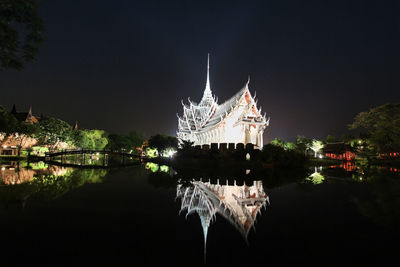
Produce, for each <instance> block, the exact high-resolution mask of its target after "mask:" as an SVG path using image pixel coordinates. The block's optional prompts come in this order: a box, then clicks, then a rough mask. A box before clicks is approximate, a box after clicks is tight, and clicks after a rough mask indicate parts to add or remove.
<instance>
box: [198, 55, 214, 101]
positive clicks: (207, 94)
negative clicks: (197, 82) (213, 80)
mask: <svg viewBox="0 0 400 267" xmlns="http://www.w3.org/2000/svg"><path fill="white" fill-rule="evenodd" d="M213 102H214V98H213V96H212V92H211V86H210V53H208V56H207V81H206V87H205V88H204V93H203V97H202V99H201V101H200V105H202V106H205V105H211V104H212V103H213Z"/></svg>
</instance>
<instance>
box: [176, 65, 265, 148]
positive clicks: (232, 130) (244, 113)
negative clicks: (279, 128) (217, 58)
mask: <svg viewBox="0 0 400 267" xmlns="http://www.w3.org/2000/svg"><path fill="white" fill-rule="evenodd" d="M249 81H250V80H249ZM249 81H247V83H246V85H245V86H244V87H243V88H242V89H241V90H240V91H239V92H237V93H236V94H235V95H234V96H233V97H231V98H230V99H228V100H227V101H225V102H224V103H222V104H220V105H219V104H218V103H217V101H218V100H217V98H216V97H215V96H213V95H212V92H211V88H210V74H209V59H208V64H207V82H206V87H205V89H204V94H203V97H202V99H201V101H200V103H199V104H196V103H194V102H192V101H190V99H189V105H186V104H184V103H183V101H182V106H183V115H182V117H180V116H178V132H177V135H178V139H179V140H188V141H192V142H194V145H203V144H211V143H218V144H220V143H235V144H237V143H243V144H247V143H252V144H254V145H255V147H256V148H262V146H263V133H264V130H265V128H266V127H267V126H268V125H269V118H268V120H267V119H266V116H265V114H264V115H262V114H261V108H260V109H259V108H258V107H257V101H256V100H255V96H252V95H251V93H250V90H249Z"/></svg>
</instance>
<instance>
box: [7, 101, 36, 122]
mask: <svg viewBox="0 0 400 267" xmlns="http://www.w3.org/2000/svg"><path fill="white" fill-rule="evenodd" d="M11 114H12V115H14V117H15V118H16V119H17V120H18V121H21V122H26V123H32V124H33V123H37V122H39V119H40V118H37V117H35V116H34V115H33V114H32V107H29V110H28V112H17V108H16V107H15V104H14V105H13V107H12V109H11Z"/></svg>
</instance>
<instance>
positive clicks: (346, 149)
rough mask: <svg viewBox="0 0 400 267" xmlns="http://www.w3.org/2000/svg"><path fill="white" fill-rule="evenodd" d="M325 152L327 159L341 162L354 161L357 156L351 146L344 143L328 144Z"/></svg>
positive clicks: (324, 149)
mask: <svg viewBox="0 0 400 267" xmlns="http://www.w3.org/2000/svg"><path fill="white" fill-rule="evenodd" d="M323 152H324V154H325V156H326V157H327V158H331V159H340V160H353V159H355V157H356V154H355V152H354V150H353V148H352V147H351V146H350V145H349V144H345V143H343V142H338V143H328V144H326V145H325V146H324V148H323Z"/></svg>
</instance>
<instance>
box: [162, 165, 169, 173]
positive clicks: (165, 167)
mask: <svg viewBox="0 0 400 267" xmlns="http://www.w3.org/2000/svg"><path fill="white" fill-rule="evenodd" d="M160 171H162V172H166V173H168V172H169V167H168V166H167V165H161V166H160Z"/></svg>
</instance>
